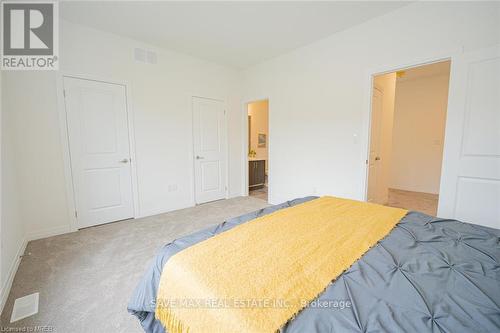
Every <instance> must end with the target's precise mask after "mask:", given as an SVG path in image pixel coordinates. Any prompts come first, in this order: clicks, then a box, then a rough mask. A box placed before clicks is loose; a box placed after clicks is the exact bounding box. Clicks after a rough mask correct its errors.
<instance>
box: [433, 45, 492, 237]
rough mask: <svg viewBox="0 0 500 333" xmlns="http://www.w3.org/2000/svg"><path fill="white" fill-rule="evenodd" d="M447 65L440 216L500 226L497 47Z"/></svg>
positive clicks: (466, 56) (462, 56)
mask: <svg viewBox="0 0 500 333" xmlns="http://www.w3.org/2000/svg"><path fill="white" fill-rule="evenodd" d="M451 66H452V67H451V76H450V96H449V102H448V119H447V123H446V136H445V146H444V158H443V171H442V177H441V193H440V200H439V208H438V215H439V216H442V217H450V218H456V219H459V220H462V221H464V222H471V223H475V224H481V225H485V226H489V227H494V228H500V47H495V48H491V49H486V50H480V51H477V52H472V53H468V54H464V55H461V56H459V57H456V58H454V59H453V61H452V64H451Z"/></svg>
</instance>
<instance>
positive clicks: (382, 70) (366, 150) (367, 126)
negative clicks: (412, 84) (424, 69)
mask: <svg viewBox="0 0 500 333" xmlns="http://www.w3.org/2000/svg"><path fill="white" fill-rule="evenodd" d="M461 53H463V48H460V50H450V51H447V52H443V53H439V54H435V55H433V56H426V57H421V58H416V59H412V60H410V61H406V62H403V63H399V64H392V65H384V66H380V67H376V68H372V69H370V70H368V71H367V72H366V75H365V78H366V79H365V93H364V95H365V97H364V98H365V108H364V114H363V127H362V135H363V137H362V140H361V142H362V143H363V160H362V163H363V164H364V165H365V167H364V168H363V169H362V170H363V174H362V175H361V179H362V180H363V181H362V185H361V186H362V189H361V193H362V198H363V200H364V201H367V200H368V171H369V170H368V164H367V163H366V161H367V160H368V159H369V158H370V156H369V155H370V144H371V143H370V130H371V120H372V119H371V118H372V96H373V83H374V77H375V76H377V75H382V74H387V73H392V72H396V71H399V70H405V69H409V68H413V67H419V66H425V65H430V64H433V63H437V62H442V61H448V60H449V61H451V62H453V58H454V57H456V55H458V54H461ZM450 88H451V87H450ZM450 88H449V89H450ZM448 92H449V91H448ZM445 130H446V128H445ZM444 144H445V145H446V142H445V143H444ZM441 172H443V170H442V169H441ZM441 177H442V174H441Z"/></svg>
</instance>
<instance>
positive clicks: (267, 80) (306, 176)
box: [244, 2, 500, 203]
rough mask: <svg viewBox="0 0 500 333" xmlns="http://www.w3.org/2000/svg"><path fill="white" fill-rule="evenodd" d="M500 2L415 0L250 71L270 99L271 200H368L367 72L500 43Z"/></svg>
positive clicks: (258, 92) (251, 83)
mask: <svg viewBox="0 0 500 333" xmlns="http://www.w3.org/2000/svg"><path fill="white" fill-rule="evenodd" d="M499 6H500V4H498V3H493V2H489V3H471V2H454V3H450V2H417V3H414V4H411V5H408V6H405V7H403V8H401V9H399V10H397V11H394V12H391V13H389V14H387V15H385V16H382V17H379V18H376V19H373V20H370V21H368V22H366V23H364V24H362V25H359V26H356V27H353V28H351V29H348V30H345V31H343V32H340V33H338V34H335V35H333V36H331V37H329V38H327V39H324V40H321V41H319V42H316V43H314V44H311V45H309V46H306V47H303V48H300V49H297V50H295V51H293V52H291V53H289V54H286V55H283V56H280V57H278V58H275V59H272V60H270V61H267V62H265V63H262V64H260V65H257V66H254V67H252V68H250V69H248V70H246V71H245V79H246V80H245V81H246V82H245V96H244V97H245V98H244V99H245V100H252V99H254V98H259V96H267V97H269V100H270V101H271V102H272V112H271V113H270V115H269V131H270V132H269V134H270V142H271V143H272V144H271V146H270V151H269V154H270V156H269V159H270V160H269V162H270V168H269V169H270V173H271V175H270V177H269V179H270V184H269V185H270V202H272V203H277V202H280V201H283V200H286V199H290V198H293V197H299V196H304V195H309V194H333V195H337V196H342V197H348V198H357V199H363V198H364V196H365V183H364V180H365V175H366V164H365V160H366V156H367V155H366V152H367V150H366V148H367V146H366V142H367V134H368V123H367V119H368V103H369V84H368V82H369V81H368V76H369V73H370V70H373V71H376V70H379V69H382V68H386V69H389V68H390V66H401V65H410V64H412V63H413V62H414V61H416V60H420V61H422V60H423V59H426V60H430V59H429V58H434V57H443V56H445V55H451V53H453V52H460V51H462V50H464V51H470V50H474V49H478V48H481V47H486V46H491V45H494V44H499V43H500V7H499Z"/></svg>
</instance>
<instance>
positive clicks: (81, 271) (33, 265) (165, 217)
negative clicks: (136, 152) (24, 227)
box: [0, 197, 267, 333]
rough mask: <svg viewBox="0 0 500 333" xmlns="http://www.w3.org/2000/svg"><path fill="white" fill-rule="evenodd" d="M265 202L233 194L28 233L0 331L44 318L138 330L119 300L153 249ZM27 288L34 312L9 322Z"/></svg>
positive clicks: (90, 327)
mask: <svg viewBox="0 0 500 333" xmlns="http://www.w3.org/2000/svg"><path fill="white" fill-rule="evenodd" d="M265 206H267V203H266V202H265V201H262V200H260V199H257V198H252V197H240V198H234V199H229V200H222V201H217V202H213V203H208V204H204V205H201V206H197V207H193V208H187V209H183V210H178V211H175V212H170V213H167V214H162V215H157V216H152V217H147V218H142V219H137V220H127V221H122V222H116V223H111V224H107V225H102V226H98V227H93V228H88V229H83V230H80V231H78V232H74V233H70V234H65V235H60V236H55V237H50V238H46V239H41V240H36V241H32V242H30V243H29V244H28V248H27V250H26V253H31V254H30V255H28V256H25V257H24V258H23V259H22V261H21V264H20V266H19V270H18V272H17V274H16V277H15V279H14V284H13V286H12V290H11V293H10V295H9V298H8V300H7V304H6V306H5V308H4V311H3V313H2V315H1V317H0V320H1V322H0V328H2V330H1V331H2V332H4V331H5V332H6V331H7V330H6V327H17V328H21V327H34V326H49V329H51V331H50V332H64V333H66V332H75V333H76V332H85V333H89V332H116V333H117V332H127V333H129V332H142V329H141V327H140V325H139V322H138V321H137V320H136V319H135V317H133V316H131V315H130V314H128V312H127V303H128V299H129V297H130V295H131V293H132V290H133V289H134V288H135V286H136V284H137V282H138V281H139V279H140V278H141V276H142V275H143V274H144V271H145V270H146V267H147V266H148V265H149V263H150V262H151V259H152V258H153V256H154V255H155V253H156V252H157V251H158V249H159V248H160V247H162V246H163V245H165V244H167V243H168V242H170V241H172V240H174V239H176V238H179V237H181V236H183V235H187V234H189V233H192V232H194V231H197V230H200V229H203V228H205V227H207V226H210V225H214V224H218V223H221V222H223V221H224V220H225V219H227V218H229V217H234V216H239V215H242V214H244V213H247V212H251V211H254V210H257V209H260V208H263V207H265ZM34 292H40V304H39V312H38V314H36V315H34V316H32V317H29V318H26V319H23V320H20V321H17V322H15V323H13V324H9V321H10V315H11V311H12V306H13V304H14V300H15V299H16V298H18V297H22V296H25V295H27V294H31V293H34ZM10 331H12V332H14V331H19V332H20V330H10ZM23 332H24V331H23ZM30 332H31V331H30Z"/></svg>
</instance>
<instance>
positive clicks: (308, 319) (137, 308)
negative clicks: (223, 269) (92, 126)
mask: <svg viewBox="0 0 500 333" xmlns="http://www.w3.org/2000/svg"><path fill="white" fill-rule="evenodd" d="M312 199H314V197H307V198H302V199H296V200H292V201H288V202H285V203H283V204H280V205H276V206H271V207H268V208H265V209H262V210H259V211H257V212H253V213H250V214H246V215H243V216H240V217H237V218H233V219H229V220H228V221H226V222H224V223H222V224H220V225H218V226H216V227H212V228H209V229H205V230H202V231H199V232H197V233H194V234H192V235H189V236H186V237H183V238H180V239H177V240H175V241H173V242H172V243H169V244H167V245H165V246H164V247H163V248H162V249H161V250H160V252H159V253H158V255H157V256H156V258H155V260H154V262H153V264H152V265H151V267H150V268H149V270H148V271H147V273H146V275H145V276H144V277H143V278H142V280H141V281H140V282H139V285H138V286H137V288H136V289H135V291H134V293H133V296H132V298H131V300H130V303H129V305H128V311H129V312H130V313H132V314H133V315H135V316H136V317H137V318H138V319H139V320H140V322H141V325H142V327H143V328H144V330H145V331H146V332H148V333H164V332H165V330H164V328H163V327H162V325H161V324H160V323H159V322H158V321H156V320H155V318H154V310H155V300H156V292H157V288H158V284H159V281H160V275H161V272H162V269H163V265H164V264H165V263H166V262H167V260H168V259H169V258H170V257H171V256H173V255H174V254H175V253H177V252H179V251H181V250H183V249H185V248H187V247H189V246H191V245H193V244H196V243H198V242H200V241H203V240H205V239H207V238H209V237H212V236H214V235H216V234H218V233H221V232H224V231H227V230H229V229H231V228H233V227H234V226H236V225H238V224H241V223H245V222H247V221H250V220H252V219H254V218H256V217H259V216H262V215H266V214H269V213H271V212H273V211H276V210H279V209H283V208H286V207H290V206H294V205H297V204H299V203H303V202H306V201H309V200H312ZM282 332H286V333H292V332H453V333H456V332H500V230H496V229H491V228H487V227H482V226H477V225H472V224H468V223H462V222H459V221H455V220H445V219H439V218H435V217H431V216H428V215H425V214H422V213H417V212H410V213H408V215H406V217H404V218H403V219H402V220H401V221H400V222H399V223H398V225H397V226H396V228H394V229H393V231H392V232H391V233H390V234H389V235H387V236H386V237H385V238H384V239H382V240H381V241H380V242H379V243H377V245H376V246H374V247H373V248H372V249H371V250H369V251H368V252H367V253H365V255H364V256H363V257H362V258H361V259H359V260H358V261H357V262H355V263H354V264H353V265H352V266H351V267H350V268H349V269H348V270H347V271H346V272H344V273H343V274H342V275H341V276H340V277H339V278H338V279H337V280H336V281H334V282H333V283H331V284H330V285H329V286H328V287H327V288H326V290H325V291H324V292H323V293H322V294H321V295H320V296H319V297H318V298H317V299H316V300H315V301H314V302H312V303H311V304H310V305H309V306H308V307H307V308H305V309H304V310H302V311H301V312H300V313H299V314H298V315H297V316H296V317H295V318H294V319H293V320H291V321H290V322H289V323H288V324H287V325H285V326H284V327H283V328H282Z"/></svg>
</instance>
